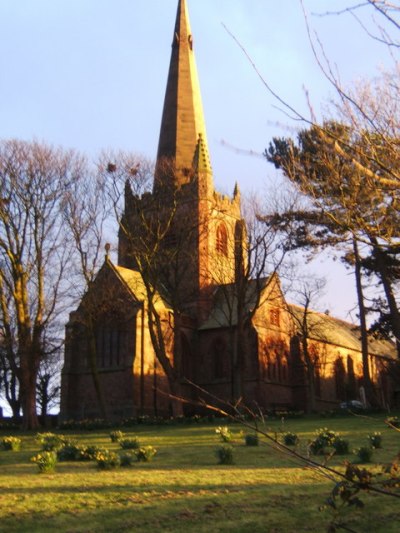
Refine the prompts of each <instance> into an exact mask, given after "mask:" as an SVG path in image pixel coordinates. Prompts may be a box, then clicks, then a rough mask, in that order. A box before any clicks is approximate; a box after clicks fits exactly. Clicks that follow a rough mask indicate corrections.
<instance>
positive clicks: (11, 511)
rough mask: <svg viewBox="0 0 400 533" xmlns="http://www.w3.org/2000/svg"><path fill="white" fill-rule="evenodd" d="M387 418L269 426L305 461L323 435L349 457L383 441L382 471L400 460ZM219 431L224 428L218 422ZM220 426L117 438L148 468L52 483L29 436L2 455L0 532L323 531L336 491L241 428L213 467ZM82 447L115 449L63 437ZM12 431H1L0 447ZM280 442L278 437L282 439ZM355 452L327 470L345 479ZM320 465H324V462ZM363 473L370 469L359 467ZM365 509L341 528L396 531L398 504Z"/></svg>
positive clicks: (86, 468)
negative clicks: (333, 437) (329, 434)
mask: <svg viewBox="0 0 400 533" xmlns="http://www.w3.org/2000/svg"><path fill="white" fill-rule="evenodd" d="M384 418H385V417H384V416H383V415H382V416H380V415H374V416H373V417H372V418H364V417H353V416H348V417H337V418H325V419H322V418H317V417H310V418H301V419H294V420H290V419H287V420H284V422H283V423H282V421H281V420H269V419H267V420H266V422H265V428H264V429H267V430H268V431H269V432H270V433H271V434H272V435H274V434H277V435H278V436H280V434H281V432H288V431H290V432H294V433H297V434H298V436H299V438H300V443H299V445H298V450H299V451H301V452H302V453H306V445H307V442H308V441H309V440H310V439H312V438H313V437H314V431H315V430H317V429H318V428H321V427H328V428H329V429H331V430H333V431H337V432H340V433H341V435H342V436H343V437H344V438H346V439H348V440H349V441H350V450H351V451H352V450H353V449H354V448H357V447H359V446H362V445H365V444H367V442H368V435H369V434H371V433H373V432H375V431H380V432H381V433H382V445H383V448H382V449H378V450H375V452H374V456H373V465H372V466H369V467H368V468H375V469H378V468H380V467H378V466H375V465H376V464H383V463H387V462H389V461H390V460H392V459H393V458H394V456H395V455H396V454H397V453H398V452H399V448H400V446H399V443H400V433H398V432H396V431H394V430H392V429H389V428H387V427H386V426H385V425H384V423H383V420H384ZM222 424H223V425H226V422H225V421H222ZM218 425H221V421H220V422H218V423H208V424H203V423H201V424H200V423H199V424H191V425H174V426H172V425H171V426H144V425H140V426H137V427H135V428H129V429H123V431H124V433H126V434H127V436H128V437H132V438H133V437H134V436H137V437H138V438H139V440H140V442H141V444H143V445H152V446H154V447H155V448H156V449H157V455H156V456H155V457H154V459H153V460H152V461H151V462H149V463H139V462H138V463H136V462H135V463H134V464H133V465H132V466H131V467H128V468H118V469H116V470H110V471H108V470H107V471H100V470H99V469H98V468H97V467H96V463H95V462H60V463H58V465H57V468H56V471H55V472H54V473H51V474H39V473H38V468H37V466H36V465H35V464H34V463H32V462H31V461H30V458H31V457H32V456H33V455H35V454H36V453H38V451H39V450H40V445H39V444H38V443H37V442H36V441H35V435H33V434H21V435H19V434H18V433H14V435H18V436H20V437H21V438H22V448H21V450H20V451H17V452H12V451H1V452H0V531H2V532H14V531H15V532H17V531H19V532H36V531H37V532H40V533H42V532H50V531H59V532H60V531H68V532H69V533H72V532H96V533H97V532H109V531H134V532H144V533H147V532H149V533H150V532H152V533H154V532H155V531H165V532H167V531H169V532H185V533H186V532H196V533H201V532H207V533H213V532H229V533H231V532H252V533H257V532H261V531H262V532H269V533H273V532H286V533H287V532H296V533H297V532H303V531H321V532H323V531H326V528H327V525H328V524H329V522H330V519H331V516H332V515H331V513H330V512H328V511H327V510H323V511H321V510H320V507H321V506H323V505H324V502H325V500H326V498H327V497H328V496H329V493H330V491H331V489H332V487H333V485H334V484H333V482H332V481H330V480H328V479H326V478H325V477H323V476H321V475H320V474H318V473H317V472H316V471H315V470H312V469H310V468H307V467H305V465H304V464H303V463H301V462H299V461H298V460H295V459H293V458H291V457H288V456H287V455H285V454H283V453H282V452H279V451H277V450H275V449H273V448H272V447H271V445H270V444H269V443H268V441H267V440H266V439H265V438H261V439H260V444H259V446H246V445H245V443H244V438H243V435H242V434H241V432H243V431H244V432H246V431H247V430H245V429H244V428H242V427H241V426H240V425H238V424H231V425H229V428H230V431H231V433H232V435H233V448H234V450H233V453H234V464H233V465H219V464H217V459H216V456H215V449H216V448H217V447H219V446H220V445H221V442H220V440H219V437H218V435H217V434H216V432H215V430H216V428H217V426H218ZM62 433H63V434H64V435H68V437H69V438H71V439H76V440H77V441H79V443H81V444H85V445H91V444H96V445H98V446H101V447H105V448H108V449H110V450H115V451H116V450H119V449H120V447H119V444H118V443H112V442H111V440H110V437H109V433H110V431H109V430H104V431H96V432H93V431H90V432H81V431H80V432H74V431H63V432H62ZM6 435H7V436H8V435H10V432H5V431H3V432H2V433H1V434H0V440H1V439H2V438H3V437H4V436H6ZM279 438H280V437H279ZM346 459H348V460H351V461H355V460H356V458H355V456H354V455H352V453H350V454H348V455H345V456H334V457H333V458H332V459H331V460H330V462H329V465H332V466H335V467H337V468H338V469H341V470H342V471H343V469H344V466H343V462H344V460H346ZM317 460H319V461H322V460H323V457H318V458H317ZM366 466H367V465H366ZM362 499H363V501H364V503H365V508H364V509H361V510H357V509H351V510H349V511H348V512H347V515H346V517H347V521H346V524H347V526H348V527H349V528H350V529H352V530H354V531H357V532H364V531H370V530H371V529H373V530H374V533H378V532H385V533H390V532H398V531H399V519H400V511H399V500H397V499H395V498H391V497H387V496H380V495H375V494H366V495H363V496H362Z"/></svg>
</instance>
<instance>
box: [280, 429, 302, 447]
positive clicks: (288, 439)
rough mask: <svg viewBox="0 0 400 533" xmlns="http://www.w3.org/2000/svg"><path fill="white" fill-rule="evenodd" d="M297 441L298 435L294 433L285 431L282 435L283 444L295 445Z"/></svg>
mask: <svg viewBox="0 0 400 533" xmlns="http://www.w3.org/2000/svg"><path fill="white" fill-rule="evenodd" d="M298 442H299V437H298V436H297V434H296V433H292V432H290V431H288V432H286V433H285V434H284V435H283V443H284V444H285V446H295V445H296V444H298Z"/></svg>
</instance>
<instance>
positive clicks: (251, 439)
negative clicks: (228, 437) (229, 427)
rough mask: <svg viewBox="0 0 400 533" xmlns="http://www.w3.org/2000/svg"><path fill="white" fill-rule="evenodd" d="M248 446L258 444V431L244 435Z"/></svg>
mask: <svg viewBox="0 0 400 533" xmlns="http://www.w3.org/2000/svg"><path fill="white" fill-rule="evenodd" d="M244 440H245V443H246V446H258V443H259V438H258V434H257V433H247V435H245V436H244Z"/></svg>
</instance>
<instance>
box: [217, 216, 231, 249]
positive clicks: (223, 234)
mask: <svg viewBox="0 0 400 533" xmlns="http://www.w3.org/2000/svg"><path fill="white" fill-rule="evenodd" d="M215 247H216V249H217V252H219V253H221V254H224V255H228V231H227V229H226V226H225V224H224V223H223V222H221V223H220V224H219V225H218V227H217V241H216V246H215Z"/></svg>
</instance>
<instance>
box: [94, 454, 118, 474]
mask: <svg viewBox="0 0 400 533" xmlns="http://www.w3.org/2000/svg"><path fill="white" fill-rule="evenodd" d="M95 457H96V462H97V467H98V468H99V470H113V469H114V468H118V467H119V466H120V464H121V459H120V457H119V455H118V454H117V453H115V452H110V451H109V450H100V451H98V452H97V453H96V456H95Z"/></svg>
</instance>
